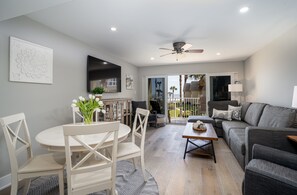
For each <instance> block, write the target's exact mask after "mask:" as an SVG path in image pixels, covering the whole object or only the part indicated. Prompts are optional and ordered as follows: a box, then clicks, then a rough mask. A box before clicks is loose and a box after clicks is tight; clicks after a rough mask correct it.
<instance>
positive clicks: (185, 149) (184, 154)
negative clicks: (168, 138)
mask: <svg viewBox="0 0 297 195" xmlns="http://www.w3.org/2000/svg"><path fill="white" fill-rule="evenodd" d="M188 142H189V138H187V143H186V148H185V153H184V159H185V158H186V153H187V148H188Z"/></svg>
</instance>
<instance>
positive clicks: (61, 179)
mask: <svg viewBox="0 0 297 195" xmlns="http://www.w3.org/2000/svg"><path fill="white" fill-rule="evenodd" d="M58 176H59V193H60V195H63V194H64V173H63V170H62V171H59V174H58Z"/></svg>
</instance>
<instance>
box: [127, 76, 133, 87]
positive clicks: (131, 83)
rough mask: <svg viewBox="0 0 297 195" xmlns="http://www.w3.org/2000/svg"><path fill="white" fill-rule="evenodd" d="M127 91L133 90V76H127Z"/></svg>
mask: <svg viewBox="0 0 297 195" xmlns="http://www.w3.org/2000/svg"><path fill="white" fill-rule="evenodd" d="M126 89H133V77H132V75H127V76H126Z"/></svg>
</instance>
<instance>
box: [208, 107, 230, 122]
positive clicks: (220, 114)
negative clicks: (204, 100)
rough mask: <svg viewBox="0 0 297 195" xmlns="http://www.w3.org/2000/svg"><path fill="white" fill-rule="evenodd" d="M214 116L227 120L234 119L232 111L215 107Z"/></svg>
mask: <svg viewBox="0 0 297 195" xmlns="http://www.w3.org/2000/svg"><path fill="white" fill-rule="evenodd" d="M212 118H220V119H226V120H229V121H231V120H232V111H230V110H217V109H215V108H214V109H213V111H212Z"/></svg>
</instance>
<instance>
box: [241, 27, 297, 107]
mask: <svg viewBox="0 0 297 195" xmlns="http://www.w3.org/2000/svg"><path fill="white" fill-rule="evenodd" d="M296 34H297V26H296V27H295V28H293V29H291V30H290V31H288V32H287V33H286V34H284V35H283V36H281V37H279V38H278V39H276V40H274V41H273V42H271V43H270V44H269V45H267V46H266V47H264V48H263V49H261V50H260V51H258V52H256V53H255V54H254V55H252V56H251V57H250V58H248V59H247V60H246V61H245V66H244V67H245V70H244V71H245V84H246V85H245V88H246V100H247V101H251V102H265V103H269V104H272V105H278V106H286V107H291V103H292V95H293V86H294V85H297V74H296V73H297V54H296V51H297V36H296Z"/></svg>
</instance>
